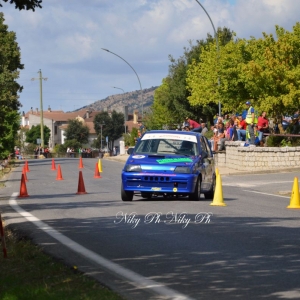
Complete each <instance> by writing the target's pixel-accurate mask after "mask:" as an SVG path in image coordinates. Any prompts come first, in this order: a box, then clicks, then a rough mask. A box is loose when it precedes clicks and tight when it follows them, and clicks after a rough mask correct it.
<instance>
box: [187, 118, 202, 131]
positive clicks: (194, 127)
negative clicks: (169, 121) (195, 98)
mask: <svg viewBox="0 0 300 300" xmlns="http://www.w3.org/2000/svg"><path fill="white" fill-rule="evenodd" d="M185 120H186V121H187V122H188V123H189V124H190V129H191V130H192V129H197V128H199V127H201V125H200V124H199V123H197V122H196V121H194V120H192V119H190V118H189V117H186V118H185Z"/></svg>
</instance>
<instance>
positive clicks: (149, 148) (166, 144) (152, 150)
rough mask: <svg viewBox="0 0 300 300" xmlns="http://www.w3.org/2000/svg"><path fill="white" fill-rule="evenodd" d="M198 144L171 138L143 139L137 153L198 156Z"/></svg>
mask: <svg viewBox="0 0 300 300" xmlns="http://www.w3.org/2000/svg"><path fill="white" fill-rule="evenodd" d="M197 149H198V148H197V144H196V143H195V142H193V141H186V140H181V139H169V138H154V139H142V140H141V141H140V143H139V144H138V146H137V148H136V151H135V152H136V153H144V154H145V153H148V154H163V155H164V154H166V153H167V154H170V155H172V154H174V155H178V154H179V155H187V156H192V155H198V154H199V153H198V150H197Z"/></svg>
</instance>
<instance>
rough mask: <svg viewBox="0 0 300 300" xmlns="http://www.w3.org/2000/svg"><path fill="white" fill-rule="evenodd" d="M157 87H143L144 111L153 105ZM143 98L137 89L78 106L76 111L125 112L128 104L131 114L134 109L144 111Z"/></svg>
mask: <svg viewBox="0 0 300 300" xmlns="http://www.w3.org/2000/svg"><path fill="white" fill-rule="evenodd" d="M157 88H158V87H157V86H156V87H151V88H149V89H143V110H144V112H145V111H147V109H149V107H150V106H152V104H153V99H154V91H155V90H156V89H157ZM141 100H142V98H141V90H137V91H133V92H128V93H124V94H116V95H112V96H108V97H106V98H105V99H102V100H98V101H96V102H94V103H92V104H89V105H86V106H83V107H81V108H78V109H76V110H75V111H77V110H81V109H84V108H88V109H91V110H96V111H99V110H104V111H106V110H115V111H117V112H124V106H128V113H129V114H131V113H132V112H133V111H134V110H139V111H140V112H142V105H141Z"/></svg>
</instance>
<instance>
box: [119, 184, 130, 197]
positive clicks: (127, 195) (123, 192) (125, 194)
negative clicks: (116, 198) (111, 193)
mask: <svg viewBox="0 0 300 300" xmlns="http://www.w3.org/2000/svg"><path fill="white" fill-rule="evenodd" d="M121 198H122V200H123V201H132V198H133V192H129V191H125V190H124V188H123V184H122V186H121Z"/></svg>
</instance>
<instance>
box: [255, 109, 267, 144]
mask: <svg viewBox="0 0 300 300" xmlns="http://www.w3.org/2000/svg"><path fill="white" fill-rule="evenodd" d="M257 129H258V138H259V141H260V142H261V141H262V138H263V134H264V133H268V132H269V120H268V119H267V113H266V112H265V111H263V112H262V114H261V115H260V116H259V117H258V120H257Z"/></svg>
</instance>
